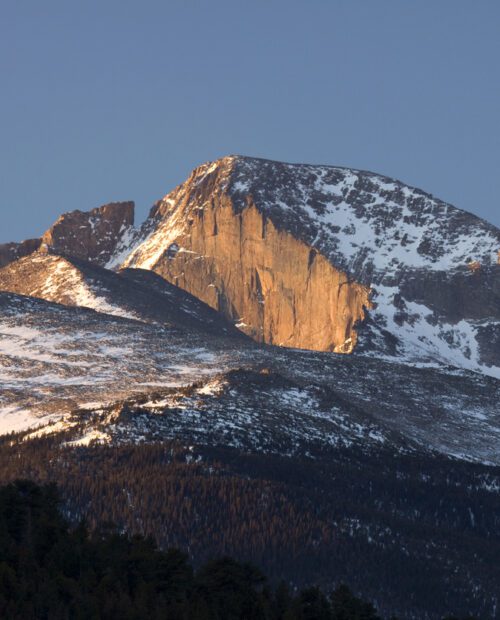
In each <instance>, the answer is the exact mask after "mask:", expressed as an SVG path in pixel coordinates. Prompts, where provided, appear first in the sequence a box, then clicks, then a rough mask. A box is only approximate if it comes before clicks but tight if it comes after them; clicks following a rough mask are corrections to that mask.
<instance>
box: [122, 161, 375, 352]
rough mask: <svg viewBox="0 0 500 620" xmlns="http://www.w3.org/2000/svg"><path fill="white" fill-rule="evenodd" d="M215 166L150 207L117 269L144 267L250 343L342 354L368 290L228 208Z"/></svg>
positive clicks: (259, 219) (254, 212)
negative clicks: (140, 233)
mask: <svg viewBox="0 0 500 620" xmlns="http://www.w3.org/2000/svg"><path fill="white" fill-rule="evenodd" d="M225 173H226V168H225V167H224V166H222V167H220V168H217V169H216V174H215V175H212V176H203V175H200V172H199V171H195V172H194V173H193V175H192V176H191V178H190V179H189V180H188V181H187V182H186V183H185V184H184V185H182V186H181V187H180V188H178V189H177V190H176V191H174V192H173V193H172V194H170V195H169V196H168V197H167V198H166V199H165V200H164V201H162V202H161V203H159V204H158V205H157V208H156V209H155V210H154V211H153V213H152V215H151V220H150V221H149V222H147V224H146V226H151V225H152V224H156V226H154V229H153V232H152V233H149V232H146V233H145V237H146V238H145V240H144V242H143V243H141V244H140V245H139V247H138V248H137V250H136V252H135V253H134V254H133V255H132V256H131V257H130V258H129V259H128V260H126V261H125V263H124V264H125V265H126V266H133V267H142V268H148V269H153V270H154V271H156V272H157V273H158V274H160V275H161V276H162V277H164V278H165V279H166V280H168V281H170V282H173V283H174V284H176V285H177V286H180V287H181V288H183V289H185V290H187V291H189V292H190V293H191V294H193V295H195V296H196V297H198V298H199V299H201V300H203V301H204V302H205V303H207V304H209V305H210V306H212V307H213V308H216V309H217V310H219V311H220V312H222V313H223V314H224V315H225V316H227V317H228V318H229V319H231V320H232V321H234V323H236V325H237V327H239V328H240V329H241V330H242V331H243V332H244V333H246V334H248V335H250V336H252V338H254V339H255V340H257V341H259V342H266V343H269V344H275V345H279V346H287V347H297V348H304V349H314V350H320V351H336V352H350V351H352V349H353V347H354V346H355V344H356V339H357V333H356V327H357V325H358V323H359V322H361V321H362V320H363V319H364V316H365V309H366V308H369V307H370V300H369V296H370V291H369V287H367V286H365V285H362V284H359V283H358V282H356V281H354V280H352V279H350V278H349V277H348V276H347V275H346V274H345V273H344V272H343V271H341V270H339V269H337V268H336V267H335V266H334V265H333V264H332V263H331V262H330V261H328V260H327V259H326V258H325V257H324V256H323V255H322V254H321V253H320V252H318V251H316V250H314V249H313V248H312V247H311V246H310V245H308V244H306V243H304V242H303V241H301V240H300V239H297V238H296V237H295V236H294V235H293V234H291V233H290V232H288V231H287V230H285V229H280V228H278V227H277V226H276V225H275V223H274V222H273V220H272V219H270V218H269V217H267V216H266V215H265V214H263V213H261V212H260V211H259V209H258V207H257V206H256V205H255V204H254V203H253V201H252V199H251V197H250V196H249V197H248V202H247V205H246V207H245V208H244V209H242V210H241V211H237V210H236V207H235V204H234V203H233V201H232V199H231V196H230V195H229V194H228V193H226V192H225V191H224V175H225Z"/></svg>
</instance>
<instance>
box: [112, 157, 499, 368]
mask: <svg viewBox="0 0 500 620" xmlns="http://www.w3.org/2000/svg"><path fill="white" fill-rule="evenodd" d="M499 248H500V231H499V230H498V229H497V228H495V227H494V226H492V225H490V224H488V223H487V222H485V221H484V220H481V219H480V218H478V217H476V216H474V215H472V214H469V213H466V212H464V211H461V210H460V209H457V208H455V207H453V206H451V205H448V204H446V203H444V202H442V201H440V200H437V199H435V198H434V197H432V196H430V195H429V194H425V193H424V192H422V191H420V190H417V189H414V188H411V187H408V186H406V185H404V184H403V183H401V182H399V181H395V180H393V179H388V178H386V177H382V176H380V175H376V174H373V173H370V172H363V171H358V170H351V169H344V168H336V167H332V166H309V165H298V164H283V163H279V162H271V161H267V160H259V159H254V158H247V157H226V158H223V159H221V160H217V161H216V162H212V163H209V164H205V165H203V166H200V167H199V168H197V169H196V170H194V171H193V173H192V174H191V176H190V177H189V179H188V180H187V181H186V182H185V183H183V184H182V185H180V186H179V187H177V188H176V189H175V190H173V191H172V192H171V193H170V194H167V196H165V197H164V198H163V199H162V200H161V201H159V202H158V203H157V205H156V206H155V208H154V209H153V210H152V211H151V214H150V217H149V218H148V220H147V221H146V222H145V223H144V225H143V226H142V228H141V230H140V231H138V232H137V233H136V235H135V237H134V238H133V241H132V242H131V244H130V246H129V248H128V255H127V250H126V249H125V250H124V248H120V253H119V257H118V258H116V257H114V258H112V259H111V260H110V262H109V263H108V266H109V267H114V268H116V267H117V266H119V265H124V266H128V267H135V268H143V269H151V270H154V271H155V272H157V273H158V274H160V275H161V276H162V277H164V278H165V279H167V280H169V281H170V282H172V283H174V284H176V285H177V286H180V287H181V288H183V289H185V290H187V291H189V292H191V293H192V294H194V295H195V296H197V297H199V298H200V299H202V300H203V301H205V302H206V303H207V304H209V305H211V306H212V307H214V308H216V309H217V310H219V311H220V312H222V313H223V314H224V315H225V316H226V317H228V318H229V319H230V320H232V321H233V322H234V323H236V324H237V325H238V326H239V328H240V329H242V330H243V331H245V333H247V334H248V335H250V336H252V337H253V338H254V339H256V340H258V341H261V342H266V343H271V344H278V345H280V346H289V347H299V348H308V349H315V350H330V351H336V352H352V351H353V350H354V351H355V350H356V344H357V343H358V341H359V343H360V345H361V346H359V347H358V349H359V351H360V352H361V351H362V352H363V354H375V355H378V356H380V355H383V356H386V357H392V356H398V357H399V358H400V359H406V360H407V361H408V362H410V363H420V362H425V363H427V362H436V361H438V362H444V363H451V364H454V365H457V366H461V367H464V368H468V369H470V370H476V371H479V372H484V373H486V374H490V375H492V376H500V348H496V347H492V346H490V344H489V343H490V342H491V340H493V342H498V341H499V338H500V336H499V334H500V327H499V326H500V306H499V305H498V303H497V299H498V289H499V286H500V284H499V283H500V265H498V251H499ZM124 256H125V258H124ZM428 283H432V285H429V286H428ZM485 283H486V285H485ZM477 290H481V296H480V297H477V296H475V295H472V296H471V294H470V293H471V291H477ZM367 318H368V319H369V320H366V319H367ZM363 325H365V327H364V328H363V327H362V326H363ZM360 329H361V333H362V338H361V341H360V340H359V332H360Z"/></svg>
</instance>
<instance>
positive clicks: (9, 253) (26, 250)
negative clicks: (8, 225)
mask: <svg viewBox="0 0 500 620" xmlns="http://www.w3.org/2000/svg"><path fill="white" fill-rule="evenodd" d="M40 243H41V241H40V239H26V241H21V243H2V244H0V268H2V267H5V265H8V264H9V263H12V262H14V261H16V260H18V259H19V258H23V256H28V254H31V253H32V252H35V251H36V250H38V248H39V247H40Z"/></svg>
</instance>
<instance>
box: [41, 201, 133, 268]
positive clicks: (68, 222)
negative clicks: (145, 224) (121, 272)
mask: <svg viewBox="0 0 500 620" xmlns="http://www.w3.org/2000/svg"><path fill="white" fill-rule="evenodd" d="M133 224H134V203H133V202H112V203H109V204H106V205H103V206H102V207H98V208H96V209H92V211H88V212H83V211H71V212H69V213H65V214H63V215H61V217H60V218H59V219H58V220H57V221H56V222H55V224H54V225H53V226H51V227H50V228H49V230H48V231H47V232H46V233H45V234H44V235H43V237H42V244H44V245H47V246H48V247H49V248H50V249H51V250H52V251H55V252H58V253H60V254H67V255H69V256H75V257H77V258H83V259H85V260H88V261H90V262H93V263H96V264H98V265H104V264H105V263H107V262H108V261H109V259H110V257H111V256H112V255H113V253H114V252H116V249H117V247H118V246H119V245H120V243H121V242H122V241H123V239H124V237H126V236H127V234H128V233H129V231H130V230H131V229H132V227H133Z"/></svg>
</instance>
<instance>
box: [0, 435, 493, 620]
mask: <svg viewBox="0 0 500 620" xmlns="http://www.w3.org/2000/svg"><path fill="white" fill-rule="evenodd" d="M21 477H22V478H29V479H32V480H35V481H37V482H38V483H42V484H45V483H49V482H53V481H56V482H57V484H58V488H59V489H60V492H61V497H62V500H63V509H64V514H65V515H66V516H67V517H68V519H69V520H70V521H71V522H72V523H74V524H76V523H78V522H79V521H80V520H81V519H86V522H87V526H88V529H89V530H90V531H91V532H95V531H100V532H101V536H103V537H104V536H105V535H107V534H106V527H105V524H106V523H115V524H116V525H117V527H118V528H119V531H122V532H128V533H129V534H131V535H134V534H140V535H141V536H144V537H146V538H147V537H152V538H154V540H155V541H156V542H157V543H158V545H159V547H160V549H163V550H166V549H169V548H172V547H174V548H180V549H185V550H186V551H187V552H188V553H189V559H190V561H191V562H193V565H194V567H195V569H198V568H199V567H200V566H201V565H202V564H203V563H206V562H207V561H208V560H209V559H211V558H215V557H221V556H222V557H223V556H230V557H232V558H235V559H236V560H237V561H250V562H252V563H253V564H254V565H256V566H258V567H259V568H261V570H263V571H264V572H265V574H266V575H267V576H268V578H269V582H270V584H272V586H273V587H274V586H276V584H279V583H280V582H285V583H286V584H288V585H289V587H290V591H291V592H296V589H297V588H298V589H300V588H304V587H310V586H313V585H317V586H319V587H320V588H321V590H322V591H323V592H327V593H329V592H330V591H331V590H332V589H333V588H334V587H336V585H337V584H339V583H342V582H343V583H347V584H349V586H350V587H351V588H352V590H353V591H354V592H355V593H356V594H359V595H361V596H362V598H365V599H367V600H371V601H375V602H376V605H377V608H378V609H379V610H380V611H381V613H383V614H385V615H390V614H392V613H393V614H395V615H397V616H403V617H405V618H419V619H421V618H422V619H424V618H432V619H434V618H438V619H439V618H441V617H442V616H444V615H445V614H446V613H450V612H453V613H454V614H455V615H457V616H459V617H463V616H464V615H466V614H467V613H473V614H474V615H475V616H478V617H481V618H491V617H492V616H493V609H494V604H495V599H496V598H497V597H498V583H499V582H500V563H499V562H498V557H499V555H500V504H499V499H498V493H493V492H490V491H488V490H486V488H485V487H488V488H497V485H498V482H499V481H500V469H498V468H493V467H484V466H481V465H474V464H469V463H461V462H454V461H451V460H449V459H440V458H438V457H435V458H434V457H433V458H432V459H427V460H424V459H423V458H421V457H419V456H412V455H394V454H393V453H388V454H384V453H383V452H382V451H380V452H377V454H373V455H370V454H366V453H359V454H357V453H356V451H355V450H352V449H350V450H336V451H335V452H333V453H329V454H327V455H325V458H324V459H320V458H316V459H299V458H293V459H292V458H283V457H278V456H272V455H263V454H245V453H242V452H240V451H235V450H227V449H222V448H220V449H219V448H217V449H216V448H203V447H197V446H195V447H193V448H187V447H185V446H182V445H178V444H176V443H173V442H171V443H169V442H163V443H156V444H145V445H123V446H114V447H106V446H90V447H86V448H78V449H74V448H66V447H64V446H61V444H60V439H59V438H50V437H47V438H43V439H40V440H36V441H29V442H12V440H11V439H10V438H2V439H0V483H3V482H8V481H12V480H15V479H18V478H21ZM471 511H472V512H473V515H474V520H471ZM109 533H110V532H109V531H108V534H109ZM1 536H2V532H1V531H0V540H1ZM73 570H75V569H73ZM169 578H170V577H169ZM9 579H10V574H9V572H8V571H7V570H4V569H3V568H2V566H1V565H0V582H2V581H5V582H8V581H9ZM265 590H266V588H263V592H262V596H263V597H264V598H265ZM145 596H146V597H147V595H145ZM287 596H289V594H287V589H286V587H284V586H282V587H281V590H280V592H279V596H278V592H276V598H275V599H273V600H272V605H271V603H269V597H267V599H266V601H267V603H266V605H268V606H269V605H271V609H272V610H273V613H274V612H276V614H278V613H281V616H277V617H283V618H284V616H283V613H284V612H283V609H284V608H286V609H289V607H290V606H289V605H288V604H287V603H286V601H287ZM285 603H286V604H285ZM305 603H307V601H305V602H304V604H305ZM172 604H173V603H172ZM311 604H312V603H311ZM266 609H267V607H266ZM305 609H306V610H307V605H306V607H305ZM280 610H281V611H280ZM295 612H296V613H301V612H300V610H297V609H295ZM306 612H307V611H304V613H306ZM356 613H358V615H359V614H360V613H361V612H360V611H359V610H357V611H356ZM363 613H365V615H366V613H368V612H367V610H364V611H363ZM361 617H363V615H361ZM369 617H370V616H369V615H368V618H369Z"/></svg>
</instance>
